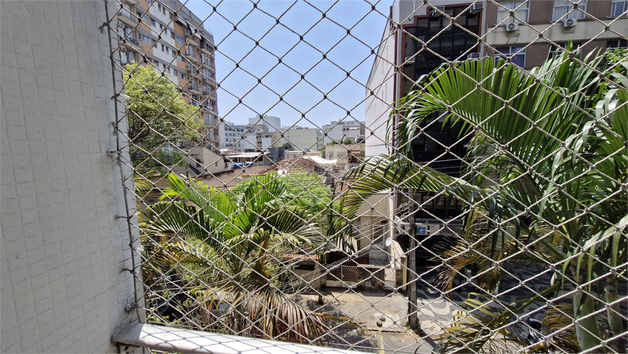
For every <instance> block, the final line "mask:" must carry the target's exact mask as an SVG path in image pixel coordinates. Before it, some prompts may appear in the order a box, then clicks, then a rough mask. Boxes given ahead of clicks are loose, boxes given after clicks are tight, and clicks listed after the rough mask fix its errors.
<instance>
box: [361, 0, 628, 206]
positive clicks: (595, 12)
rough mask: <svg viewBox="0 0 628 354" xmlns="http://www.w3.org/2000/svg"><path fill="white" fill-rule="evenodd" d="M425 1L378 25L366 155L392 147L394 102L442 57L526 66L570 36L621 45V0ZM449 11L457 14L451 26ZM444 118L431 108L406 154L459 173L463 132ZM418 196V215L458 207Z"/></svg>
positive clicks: (593, 44)
mask: <svg viewBox="0 0 628 354" xmlns="http://www.w3.org/2000/svg"><path fill="white" fill-rule="evenodd" d="M429 5H430V6H425V5H424V4H423V2H418V1H407V0H396V1H395V2H394V4H393V5H392V7H391V14H392V21H390V20H389V22H388V23H387V25H386V28H384V31H383V35H382V41H381V45H380V46H379V48H378V53H377V54H378V55H377V56H376V58H375V60H374V63H373V66H372V68H371V73H370V76H369V79H368V82H367V90H366V125H367V126H368V127H369V129H370V131H372V134H368V135H367V136H366V156H374V155H379V154H389V153H391V152H392V151H391V150H390V149H394V148H395V141H394V134H393V135H392V138H391V141H386V139H387V135H386V134H387V131H386V129H387V127H388V124H389V119H390V118H389V117H390V113H391V111H392V108H393V103H394V102H395V101H396V100H398V99H400V98H401V97H403V96H405V95H407V94H408V93H409V92H410V91H411V90H412V89H413V87H414V85H415V83H416V80H418V79H419V78H420V77H421V76H422V75H425V74H428V73H430V72H431V71H432V70H434V69H435V68H437V67H438V66H439V65H441V64H442V63H443V62H447V61H454V60H465V59H467V58H481V57H484V56H502V57H508V58H510V60H511V61H512V62H513V63H514V64H516V65H519V66H521V67H522V68H525V69H531V68H533V67H536V66H539V65H540V64H542V63H543V62H544V61H545V59H546V58H547V56H548V54H550V52H551V50H552V49H553V50H556V49H557V48H559V47H565V46H566V44H567V43H568V42H570V41H571V42H572V43H573V44H574V45H575V46H576V47H578V46H580V47H581V48H582V50H583V52H584V54H587V53H589V52H591V51H592V50H601V51H604V50H605V49H606V48H618V47H626V40H625V39H623V38H624V37H622V36H625V34H626V33H628V18H626V13H627V10H628V1H626V0H598V1H591V0H589V1H586V0H581V1H580V3H579V4H578V5H577V6H576V7H575V8H574V5H573V4H571V3H570V2H568V1H565V0H534V1H492V0H477V1H464V0H462V1H460V0H430V1H429ZM450 18H455V21H454V22H455V23H454V25H453V26H452V25H451V24H452V21H451V20H450ZM539 33H542V35H539ZM479 38H484V40H483V41H479V40H478V39H479ZM444 118H445V116H444V115H440V116H439V115H432V116H430V117H428V118H427V119H425V120H424V121H423V122H422V123H421V128H423V129H422V130H421V132H420V133H419V134H417V136H416V137H415V139H414V140H413V141H412V142H411V144H412V146H411V147H412V159H413V160H414V161H415V162H417V163H419V164H429V165H430V167H433V168H435V169H437V170H439V171H441V172H444V173H447V174H449V175H452V176H459V175H460V173H461V169H462V168H464V166H463V159H464V157H465V155H466V148H465V145H466V143H467V142H468V140H469V138H468V137H467V138H461V137H460V136H459V133H460V130H459V128H458V127H456V126H447V125H446V126H444V127H443V121H444ZM395 119H396V118H395ZM401 199H403V198H401ZM418 199H419V200H418V201H419V202H420V203H422V205H423V208H422V211H421V212H420V214H422V215H418V217H419V218H428V219H429V218H435V217H436V218H440V219H445V218H451V217H455V216H456V215H458V214H459V212H460V211H461V209H460V208H461V206H456V205H453V206H452V208H451V209H450V210H449V212H447V210H446V206H445V205H444V204H443V205H440V204H439V205H433V204H432V202H431V201H430V200H431V199H433V198H432V197H430V196H429V195H427V194H425V195H420V196H419V197H418ZM402 202H403V200H399V201H398V202H397V204H399V203H402Z"/></svg>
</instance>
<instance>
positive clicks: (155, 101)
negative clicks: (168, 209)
mask: <svg viewBox="0 0 628 354" xmlns="http://www.w3.org/2000/svg"><path fill="white" fill-rule="evenodd" d="M123 76H124V93H125V95H126V96H127V98H126V108H127V118H128V125H129V126H128V137H129V141H130V144H131V147H130V154H131V160H132V161H133V165H134V168H135V170H136V171H138V172H145V171H149V170H155V171H160V172H164V171H165V170H166V169H167V167H169V166H172V165H187V164H186V163H185V161H184V154H182V153H181V152H180V151H177V147H176V146H177V144H179V143H181V142H183V141H198V138H199V129H201V127H202V120H201V119H200V115H199V111H198V108H197V107H194V106H192V105H189V104H187V103H185V101H184V100H183V98H182V96H181V93H180V92H179V90H178V88H177V86H176V85H175V84H174V83H173V82H172V81H170V80H169V79H167V78H166V77H164V76H162V75H160V74H159V73H157V72H156V71H155V70H154V69H153V67H151V66H140V65H138V64H129V65H126V66H125V67H124V70H123Z"/></svg>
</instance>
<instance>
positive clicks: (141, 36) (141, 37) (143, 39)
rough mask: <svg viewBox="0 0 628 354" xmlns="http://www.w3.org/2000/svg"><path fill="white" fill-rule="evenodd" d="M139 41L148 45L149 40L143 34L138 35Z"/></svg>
mask: <svg viewBox="0 0 628 354" xmlns="http://www.w3.org/2000/svg"><path fill="white" fill-rule="evenodd" d="M140 40H141V41H142V42H146V43H148V44H150V38H149V37H148V36H147V35H145V34H142V33H140Z"/></svg>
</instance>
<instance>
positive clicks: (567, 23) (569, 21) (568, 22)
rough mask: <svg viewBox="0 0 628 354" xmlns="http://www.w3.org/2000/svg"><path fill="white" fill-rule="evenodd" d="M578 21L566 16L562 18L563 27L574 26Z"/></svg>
mask: <svg viewBox="0 0 628 354" xmlns="http://www.w3.org/2000/svg"><path fill="white" fill-rule="evenodd" d="M577 23H578V20H576V19H575V18H566V19H564V20H563V28H570V27H574V26H575V25H576V24H577Z"/></svg>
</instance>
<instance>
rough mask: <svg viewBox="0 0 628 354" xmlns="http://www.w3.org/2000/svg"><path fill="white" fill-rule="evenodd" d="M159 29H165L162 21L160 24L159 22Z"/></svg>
mask: <svg viewBox="0 0 628 354" xmlns="http://www.w3.org/2000/svg"><path fill="white" fill-rule="evenodd" d="M159 29H160V30H162V31H163V30H164V25H162V24H161V23H160V24H159Z"/></svg>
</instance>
